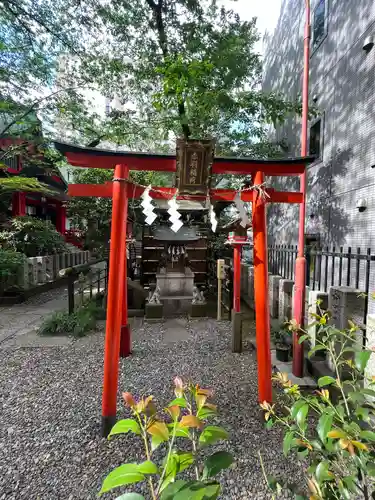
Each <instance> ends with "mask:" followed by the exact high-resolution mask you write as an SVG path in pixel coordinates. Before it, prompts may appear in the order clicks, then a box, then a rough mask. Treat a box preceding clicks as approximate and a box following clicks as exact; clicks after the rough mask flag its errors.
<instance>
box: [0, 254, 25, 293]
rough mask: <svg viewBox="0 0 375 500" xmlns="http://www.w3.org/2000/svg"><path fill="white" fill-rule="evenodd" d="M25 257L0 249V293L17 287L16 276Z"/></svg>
mask: <svg viewBox="0 0 375 500" xmlns="http://www.w3.org/2000/svg"><path fill="white" fill-rule="evenodd" d="M24 260H25V256H24V255H23V254H22V253H19V252H14V251H13V250H3V249H1V248H0V293H2V292H4V291H5V290H7V289H9V288H11V287H14V286H17V275H18V271H19V269H20V267H21V266H22V265H23V263H24Z"/></svg>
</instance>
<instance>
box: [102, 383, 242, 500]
mask: <svg viewBox="0 0 375 500" xmlns="http://www.w3.org/2000/svg"><path fill="white" fill-rule="evenodd" d="M210 395H211V391H210V390H207V389H202V388H201V387H199V385H193V384H187V385H185V384H183V382H182V380H181V379H180V377H176V378H175V396H176V398H175V399H174V400H173V401H172V402H171V403H169V405H168V407H167V408H164V410H162V411H157V409H156V406H155V404H154V398H153V396H148V397H147V398H142V399H140V400H138V401H136V400H135V398H134V397H133V396H132V395H131V394H130V393H128V392H125V393H124V394H123V398H124V400H125V403H126V405H127V406H128V407H129V408H130V409H131V411H132V413H133V417H134V418H128V419H125V420H120V421H119V422H117V423H116V424H115V425H114V427H113V428H112V430H111V432H110V435H109V437H108V439H111V438H112V437H113V436H115V435H117V434H127V433H128V432H132V433H133V434H136V435H137V436H139V437H140V438H141V440H142V442H143V445H144V450H145V459H146V460H145V462H142V463H140V464H134V463H131V464H124V465H120V466H119V467H117V468H116V469H115V470H113V471H112V472H110V474H108V476H107V477H106V478H105V479H104V481H103V485H102V488H101V490H100V494H102V493H105V492H107V491H110V490H112V489H114V488H117V487H119V486H128V485H129V484H132V483H139V482H142V481H145V482H147V485H148V488H149V490H150V496H151V498H152V499H153V500H159V499H160V500H169V499H170V500H172V499H173V498H180V499H188V498H191V499H193V498H196V499H198V498H201V499H215V498H217V497H218V495H219V493H220V484H219V483H218V482H217V481H216V480H215V479H214V478H215V477H216V476H217V474H218V473H219V472H220V471H222V470H223V469H226V468H228V467H229V466H230V465H231V464H232V462H233V458H232V456H231V454H230V453H228V452H227V451H216V453H214V454H213V455H210V456H206V458H205V459H204V458H203V453H202V451H203V449H205V448H206V447H207V446H209V445H213V444H216V443H217V442H219V441H221V440H225V439H228V433H227V432H226V430H225V429H223V428H222V427H218V426H217V425H207V420H209V419H210V418H215V417H216V414H217V413H216V406H215V405H213V404H211V403H209V402H208V399H209V397H210ZM179 440H182V441H185V443H184V446H183V450H184V451H180V450H178V448H177V444H178V442H179ZM187 445H188V446H187ZM159 447H161V448H162V449H163V448H164V450H165V452H166V456H165V458H164V459H163V460H162V461H161V462H160V463H159V464H157V463H155V461H154V460H155V458H154V455H153V454H154V451H155V450H156V449H157V448H159ZM189 448H190V449H189ZM189 467H192V468H193V470H194V476H195V479H194V480H189V481H188V480H184V479H178V480H175V479H176V477H177V476H178V474H180V473H181V472H182V471H184V470H185V469H188V468H189ZM119 498H124V499H125V498H128V499H129V500H130V499H132V498H133V499H134V500H135V499H138V500H142V499H144V497H143V496H142V495H139V494H138V493H127V494H124V495H122V496H121V497H119Z"/></svg>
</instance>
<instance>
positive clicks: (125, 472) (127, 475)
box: [99, 464, 145, 495]
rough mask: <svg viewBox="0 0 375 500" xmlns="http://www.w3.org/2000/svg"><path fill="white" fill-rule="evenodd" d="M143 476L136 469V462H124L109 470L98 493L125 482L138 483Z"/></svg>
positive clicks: (122, 484)
mask: <svg viewBox="0 0 375 500" xmlns="http://www.w3.org/2000/svg"><path fill="white" fill-rule="evenodd" d="M144 479H145V476H144V475H143V474H141V473H140V472H139V471H138V465H137V464H124V465H120V467H117V468H116V469H115V470H113V471H112V472H110V473H109V474H108V476H107V477H106V478H105V479H104V481H103V485H102V489H101V490H100V492H99V494H100V495H101V494H102V493H105V492H107V491H110V490H112V489H113V488H117V487H118V486H126V485H127V484H132V483H139V482H140V481H143V480H144Z"/></svg>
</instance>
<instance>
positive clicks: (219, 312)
mask: <svg viewBox="0 0 375 500" xmlns="http://www.w3.org/2000/svg"><path fill="white" fill-rule="evenodd" d="M221 287H222V280H221V279H220V278H218V279H217V320H218V321H220V320H221Z"/></svg>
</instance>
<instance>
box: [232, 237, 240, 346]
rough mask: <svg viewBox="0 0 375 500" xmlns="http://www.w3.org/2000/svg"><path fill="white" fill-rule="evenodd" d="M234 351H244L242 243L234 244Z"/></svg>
mask: <svg viewBox="0 0 375 500" xmlns="http://www.w3.org/2000/svg"><path fill="white" fill-rule="evenodd" d="M232 352H242V315H241V245H240V244H238V243H237V244H236V243H234V244H233V311H232Z"/></svg>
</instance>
